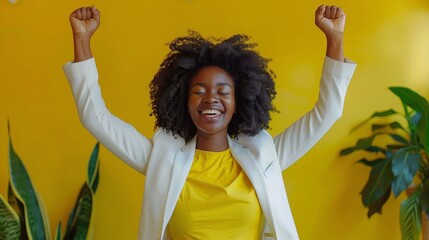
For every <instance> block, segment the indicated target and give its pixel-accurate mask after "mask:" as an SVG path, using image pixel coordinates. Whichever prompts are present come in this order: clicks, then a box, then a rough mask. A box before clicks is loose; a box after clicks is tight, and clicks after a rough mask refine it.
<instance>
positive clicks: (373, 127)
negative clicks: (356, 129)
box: [371, 121, 406, 131]
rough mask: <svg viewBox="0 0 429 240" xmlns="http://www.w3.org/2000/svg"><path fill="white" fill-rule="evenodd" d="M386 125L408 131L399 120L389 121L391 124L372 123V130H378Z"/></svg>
mask: <svg viewBox="0 0 429 240" xmlns="http://www.w3.org/2000/svg"><path fill="white" fill-rule="evenodd" d="M385 127H390V128H391V129H398V128H399V129H402V130H404V131H406V130H405V128H403V127H402V125H401V124H400V123H399V122H396V121H395V122H391V123H389V124H373V125H372V127H371V130H372V131H375V130H378V129H381V128H385Z"/></svg>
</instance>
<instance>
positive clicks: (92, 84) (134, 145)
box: [63, 58, 152, 174]
mask: <svg viewBox="0 0 429 240" xmlns="http://www.w3.org/2000/svg"><path fill="white" fill-rule="evenodd" d="M63 70H64V73H65V75H66V77H67V80H68V82H69V84H70V87H71V90H72V93H73V97H74V100H75V103H76V107H77V111H78V114H79V118H80V121H81V123H82V125H83V126H84V127H85V128H86V129H87V130H88V131H89V132H90V133H91V134H92V135H93V136H94V137H95V138H96V139H97V140H98V141H99V142H100V143H101V144H103V145H104V146H105V147H106V148H108V149H109V150H110V151H111V152H112V153H114V154H115V155H116V156H117V157H119V158H120V159H122V160H123V161H124V162H125V163H126V164H128V165H129V166H131V167H132V168H134V169H135V170H137V171H138V172H140V173H142V174H145V173H146V167H147V162H148V159H149V155H150V152H151V149H152V142H151V140H150V139H148V138H146V137H145V136H143V135H142V134H140V133H139V132H138V131H137V130H136V129H135V128H134V127H133V126H132V125H130V124H128V123H126V122H124V121H122V120H121V119H119V118H117V117H116V116H114V115H113V114H112V113H111V112H110V111H109V110H108V109H107V107H106V104H105V103H104V100H103V98H102V95H101V90H100V86H99V84H98V71H97V66H96V64H95V60H94V58H91V59H88V60H85V61H81V62H76V63H72V62H69V63H66V64H65V65H64V66H63Z"/></svg>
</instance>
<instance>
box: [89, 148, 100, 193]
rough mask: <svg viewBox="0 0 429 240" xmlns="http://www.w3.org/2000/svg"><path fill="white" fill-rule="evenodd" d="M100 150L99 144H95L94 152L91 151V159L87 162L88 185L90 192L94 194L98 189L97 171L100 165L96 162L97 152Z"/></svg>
mask: <svg viewBox="0 0 429 240" xmlns="http://www.w3.org/2000/svg"><path fill="white" fill-rule="evenodd" d="M99 149H100V144H99V143H97V144H95V147H94V150H93V151H92V154H91V157H90V159H89V162H88V185H89V186H90V187H91V189H92V191H93V192H94V193H95V192H96V191H97V187H98V170H99V168H100V164H99V161H98V152H99Z"/></svg>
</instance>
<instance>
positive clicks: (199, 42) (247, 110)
mask: <svg viewBox="0 0 429 240" xmlns="http://www.w3.org/2000/svg"><path fill="white" fill-rule="evenodd" d="M248 41H249V37H248V36H246V35H240V34H238V35H234V36H232V37H230V38H227V39H215V38H208V39H205V38H203V37H202V36H201V35H200V34H199V33H197V32H194V31H189V33H188V36H185V37H178V38H176V39H174V40H173V41H172V42H170V43H169V47H170V50H171V51H170V53H169V54H168V55H167V56H166V58H165V59H164V61H163V62H162V63H161V66H160V69H159V70H158V72H157V73H156V75H155V77H154V79H153V80H152V81H151V83H150V98H151V104H152V112H151V116H152V115H154V116H155V117H156V122H155V128H156V127H160V128H163V129H166V130H167V131H168V132H170V131H171V132H172V133H173V135H176V134H178V135H179V136H181V137H183V138H184V139H185V141H188V140H190V139H191V138H192V137H193V136H194V135H195V134H196V127H195V125H194V123H193V122H192V120H191V117H190V115H189V113H188V84H189V82H190V80H191V78H192V77H193V76H194V74H196V73H197V72H198V70H200V69H201V68H203V67H205V66H217V67H220V68H222V69H224V70H225V71H227V72H228V73H229V74H230V75H231V77H232V79H233V81H234V85H235V96H236V100H235V101H236V113H235V114H234V115H233V117H232V119H231V122H230V123H229V125H228V134H229V135H230V136H231V137H236V136H237V135H238V134H239V133H244V134H247V135H249V136H254V135H256V134H258V133H259V132H260V131H261V130H262V129H267V128H269V125H268V124H269V121H270V120H271V117H270V112H276V111H277V110H276V109H275V107H274V106H273V104H272V100H273V99H274V97H275V95H276V91H275V88H274V80H273V79H274V78H275V74H274V72H273V71H272V70H271V69H269V68H268V62H269V61H270V59H267V58H263V57H261V56H260V55H259V53H258V52H256V51H255V50H254V47H256V46H257V44H255V43H249V42H248Z"/></svg>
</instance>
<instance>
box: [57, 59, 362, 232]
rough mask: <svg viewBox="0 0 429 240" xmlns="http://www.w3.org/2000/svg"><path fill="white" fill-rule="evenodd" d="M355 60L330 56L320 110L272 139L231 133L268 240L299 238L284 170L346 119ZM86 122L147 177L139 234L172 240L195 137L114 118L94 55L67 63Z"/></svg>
mask: <svg viewBox="0 0 429 240" xmlns="http://www.w3.org/2000/svg"><path fill="white" fill-rule="evenodd" d="M355 67H356V65H355V64H354V63H352V62H350V61H348V60H346V63H343V62H338V61H335V60H332V59H330V58H328V57H326V58H325V62H324V67H323V70H322V78H321V81H320V91H319V98H318V101H317V103H316V104H315V106H314V108H313V109H312V110H311V111H309V112H307V113H306V114H305V115H304V116H302V117H301V118H300V119H298V120H297V121H296V122H295V123H293V124H292V125H291V126H289V127H288V128H287V129H285V130H284V131H283V132H281V133H280V134H279V135H277V136H275V137H274V138H272V137H271V136H270V134H269V133H268V132H267V131H265V130H264V131H261V132H260V133H259V134H258V135H256V136H254V137H249V136H247V135H244V134H240V135H238V137H237V138H236V139H231V138H229V137H228V143H229V147H230V150H231V153H232V155H233V156H234V158H235V159H236V161H237V162H238V163H239V165H240V166H241V168H242V169H243V171H244V172H245V173H246V175H247V177H248V178H249V179H250V181H251V182H252V184H253V187H254V188H255V191H256V193H257V196H258V200H259V203H260V205H261V208H262V211H263V214H264V220H265V223H266V227H265V231H264V233H263V235H262V236H261V239H279V240H295V239H299V237H298V233H297V230H296V227H295V223H294V220H293V218H292V213H291V210H290V207H289V203H288V199H287V195H286V191H285V187H284V183H283V178H282V171H283V170H284V169H286V168H287V167H289V166H290V165H291V164H293V163H294V162H295V161H296V160H298V159H299V158H300V157H301V156H302V155H304V154H305V153H306V152H307V151H308V150H309V149H310V148H311V147H312V146H313V145H314V144H315V143H316V142H317V141H318V140H319V139H320V138H321V137H322V136H323V135H324V134H325V133H326V132H327V131H328V129H329V128H330V127H331V126H332V124H334V122H335V121H336V120H337V119H338V118H339V117H340V116H341V114H342V109H343V104H344V98H345V94H346V92H347V87H348V84H349V82H350V80H351V77H352V75H353V72H354V69H355ZM63 69H64V72H65V74H66V77H67V79H68V81H69V83H70V87H71V89H72V92H73V96H74V99H75V102H76V106H77V110H78V113H79V117H80V120H81V122H82V124H83V125H84V126H85V127H86V128H87V129H88V130H89V131H90V132H91V133H92V134H93V135H94V136H95V137H96V138H97V139H98V141H100V142H101V143H102V144H103V145H104V146H105V147H106V148H108V149H109V150H110V151H112V152H113V153H114V154H115V155H116V156H118V157H119V158H120V159H122V160H123V161H124V162H125V163H126V164H128V165H129V166H131V167H132V168H134V169H135V170H137V171H139V172H140V173H142V174H144V175H146V182H145V189H144V198H143V203H142V210H141V219H140V227H139V236H138V238H139V239H142V240H155V239H157V240H158V239H159V240H161V239H162V240H168V239H169V237H168V234H166V228H167V225H168V222H169V220H170V217H171V215H172V213H173V211H174V208H175V206H176V202H177V199H178V198H179V195H180V193H181V191H182V187H183V185H184V183H185V181H186V177H187V175H188V173H189V170H190V168H191V165H192V161H193V158H194V153H195V147H196V137H194V138H193V139H192V140H190V141H189V142H188V143H187V144H185V141H184V139H182V138H180V137H179V136H172V135H171V133H167V131H165V130H163V129H159V130H157V131H156V132H155V134H154V136H153V138H152V139H148V138H146V137H145V136H143V135H141V134H140V133H139V132H138V131H137V130H136V129H135V128H134V127H133V126H131V125H130V124H128V123H125V122H124V121H122V120H120V119H119V118H117V117H115V116H114V115H112V114H111V113H110V112H109V110H108V109H107V108H106V105H105V103H104V100H103V98H102V96H101V90H100V87H99V85H98V72H97V67H96V65H95V60H94V59H93V58H92V59H89V60H85V61H82V62H77V63H71V62H70V63H67V64H65V65H64V66H63Z"/></svg>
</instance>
